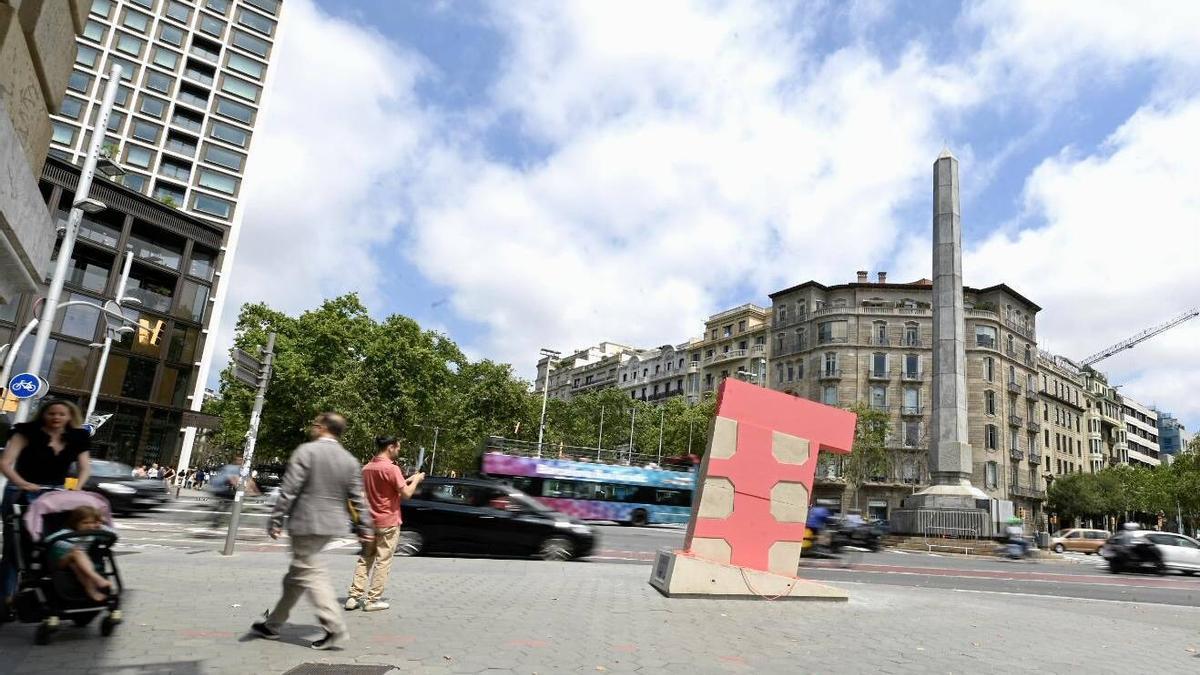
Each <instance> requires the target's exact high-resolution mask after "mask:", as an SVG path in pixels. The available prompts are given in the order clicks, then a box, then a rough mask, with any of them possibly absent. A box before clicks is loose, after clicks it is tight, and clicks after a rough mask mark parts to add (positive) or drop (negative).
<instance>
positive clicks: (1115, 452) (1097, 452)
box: [1080, 367, 1129, 471]
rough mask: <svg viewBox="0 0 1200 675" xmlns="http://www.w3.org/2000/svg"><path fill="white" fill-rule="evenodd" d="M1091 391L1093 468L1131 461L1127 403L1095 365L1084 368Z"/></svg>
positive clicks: (1089, 448)
mask: <svg viewBox="0 0 1200 675" xmlns="http://www.w3.org/2000/svg"><path fill="white" fill-rule="evenodd" d="M1080 374H1081V375H1082V377H1083V381H1084V387H1085V389H1086V393H1087V401H1088V410H1087V425H1088V450H1089V454H1090V460H1091V463H1092V470H1093V471H1099V470H1100V469H1102V468H1104V467H1106V466H1115V465H1117V464H1125V463H1128V462H1129V446H1128V444H1127V441H1126V436H1127V434H1126V431H1125V416H1124V413H1123V412H1122V409H1123V403H1122V399H1121V395H1120V394H1119V393H1118V392H1117V388H1116V387H1110V386H1109V384H1108V378H1107V377H1105V375H1104V374H1103V373H1100V372H1098V371H1096V370H1093V369H1092V368H1086V367H1085V368H1083V369H1082V370H1081V371H1080Z"/></svg>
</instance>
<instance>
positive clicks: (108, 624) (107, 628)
mask: <svg viewBox="0 0 1200 675" xmlns="http://www.w3.org/2000/svg"><path fill="white" fill-rule="evenodd" d="M119 623H121V620H120V619H114V618H112V617H111V616H106V617H104V619H103V620H102V621H101V622H100V634H101V635H103V636H104V637H108V636H110V635H112V634H113V629H114V628H116V627H117V624H119Z"/></svg>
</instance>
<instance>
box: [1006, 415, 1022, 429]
mask: <svg viewBox="0 0 1200 675" xmlns="http://www.w3.org/2000/svg"><path fill="white" fill-rule="evenodd" d="M1008 423H1009V425H1011V426H1014V427H1019V426H1021V425H1022V424H1024V423H1025V420H1024V419H1022V418H1021V416H1020V415H1009V416H1008Z"/></svg>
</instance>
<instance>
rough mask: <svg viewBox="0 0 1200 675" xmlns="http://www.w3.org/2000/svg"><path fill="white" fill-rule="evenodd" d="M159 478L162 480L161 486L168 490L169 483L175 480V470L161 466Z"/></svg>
mask: <svg viewBox="0 0 1200 675" xmlns="http://www.w3.org/2000/svg"><path fill="white" fill-rule="evenodd" d="M159 477H160V478H162V481H163V485H165V486H166V487H167V488H168V489H170V487H171V482H172V481H173V480H174V479H175V469H174V468H173V467H170V466H163V468H162V469H161V470H160V472H159Z"/></svg>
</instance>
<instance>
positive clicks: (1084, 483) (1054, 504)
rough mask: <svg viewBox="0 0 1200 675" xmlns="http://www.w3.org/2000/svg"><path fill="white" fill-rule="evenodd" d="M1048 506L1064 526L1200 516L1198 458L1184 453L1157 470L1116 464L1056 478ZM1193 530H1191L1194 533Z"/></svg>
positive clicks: (1049, 493)
mask: <svg viewBox="0 0 1200 675" xmlns="http://www.w3.org/2000/svg"><path fill="white" fill-rule="evenodd" d="M1047 496H1048V498H1049V504H1048V506H1049V508H1050V510H1051V511H1053V512H1054V513H1056V514H1057V515H1058V516H1059V519H1060V522H1062V523H1063V524H1068V523H1071V522H1074V521H1075V520H1077V519H1084V518H1096V519H1109V520H1110V522H1111V521H1123V520H1136V521H1139V522H1142V523H1143V524H1144V525H1149V526H1152V525H1156V524H1157V523H1158V521H1159V520H1160V519H1161V520H1162V521H1163V522H1171V521H1175V520H1176V519H1177V518H1178V517H1179V516H1180V515H1182V516H1183V517H1184V518H1185V520H1191V521H1192V522H1193V525H1194V519H1195V518H1196V517H1197V516H1200V454H1197V453H1195V452H1184V453H1181V454H1179V455H1178V456H1177V457H1176V458H1175V459H1174V461H1173V462H1171V463H1170V464H1163V465H1161V466H1157V467H1153V468H1150V467H1141V466H1136V467H1135V466H1129V465H1120V466H1114V467H1107V468H1105V469H1102V470H1101V471H1099V472H1097V473H1077V474H1070V475H1067V476H1061V477H1059V478H1057V479H1056V480H1055V481H1054V482H1053V483H1052V484H1051V485H1050V489H1049V491H1048V494H1047ZM1193 531H1194V530H1193Z"/></svg>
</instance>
